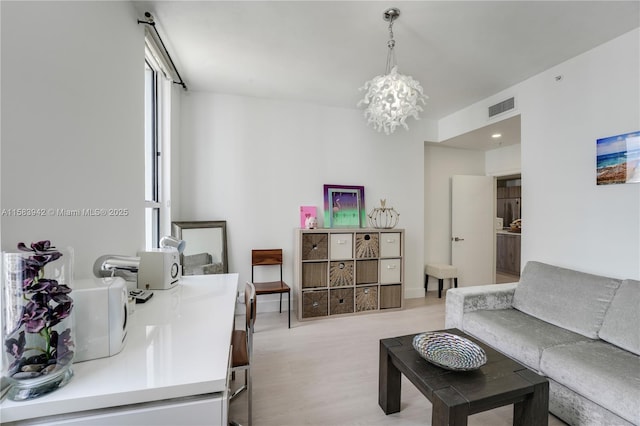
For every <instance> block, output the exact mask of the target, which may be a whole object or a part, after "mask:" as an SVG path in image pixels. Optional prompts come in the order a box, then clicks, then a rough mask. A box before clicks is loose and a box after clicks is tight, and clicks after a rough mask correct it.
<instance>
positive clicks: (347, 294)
mask: <svg viewBox="0 0 640 426" xmlns="http://www.w3.org/2000/svg"><path fill="white" fill-rule="evenodd" d="M329 312H330V314H331V315H336V314H350V313H352V312H353V288H332V289H331V290H329Z"/></svg>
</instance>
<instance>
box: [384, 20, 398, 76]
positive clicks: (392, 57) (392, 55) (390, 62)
mask: <svg viewBox="0 0 640 426" xmlns="http://www.w3.org/2000/svg"><path fill="white" fill-rule="evenodd" d="M394 19H395V18H391V19H389V41H387V47H388V48H389V51H388V52H387V66H386V68H385V74H389V73H390V72H391V69H392V68H393V67H394V66H395V65H396V52H395V50H394V48H395V47H396V41H395V40H394V39H393V21H394Z"/></svg>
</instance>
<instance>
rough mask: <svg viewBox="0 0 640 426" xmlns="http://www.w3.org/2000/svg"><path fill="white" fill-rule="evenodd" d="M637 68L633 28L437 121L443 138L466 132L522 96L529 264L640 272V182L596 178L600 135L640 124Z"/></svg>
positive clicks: (638, 38)
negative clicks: (491, 109) (496, 106)
mask: <svg viewBox="0 0 640 426" xmlns="http://www.w3.org/2000/svg"><path fill="white" fill-rule="evenodd" d="M558 75H562V76H563V78H562V80H560V81H556V78H555V77H556V76H558ZM639 75H640V29H636V30H634V31H631V32H629V33H627V34H625V35H623V36H621V37H618V38H617V39H614V40H612V41H610V42H609V43H606V44H603V45H601V46H599V47H597V48H595V49H593V50H591V51H589V52H586V53H584V54H582V55H580V56H577V57H575V58H573V59H571V60H569V61H566V62H564V63H562V64H560V65H558V66H556V67H554V68H552V69H550V70H548V71H546V72H543V73H541V74H539V75H537V76H535V77H533V78H531V79H529V80H527V81H525V82H523V83H520V84H518V85H516V86H514V87H512V88H510V89H508V90H506V91H504V92H502V93H499V94H496V95H495V96H492V97H491V98H488V99H485V100H484V101H482V102H479V103H477V104H474V105H472V106H470V107H468V108H466V109H464V110H462V111H460V112H459V113H456V114H453V115H452V116H449V117H447V118H445V119H443V120H441V121H440V123H439V125H440V127H441V128H440V132H439V134H440V137H441V139H445V138H448V137H452V136H454V135H456V134H462V133H466V132H468V131H470V130H473V129H475V128H479V127H483V126H485V125H486V124H488V120H486V108H487V106H488V105H491V104H493V103H495V102H496V101H500V100H502V99H504V98H507V97H509V96H513V95H515V96H516V104H517V106H518V108H517V109H518V111H516V112H514V114H515V113H520V114H521V120H522V144H521V150H522V180H523V189H522V191H523V194H522V197H523V199H525V200H526V203H524V206H523V209H524V211H523V213H522V216H523V217H524V218H526V219H525V224H524V226H523V231H522V264H523V265H524V264H525V263H526V262H527V261H528V260H539V261H543V262H548V263H552V264H556V265H559V266H564V267H569V268H575V269H579V270H582V271H585V272H591V273H596V274H603V275H608V276H614V277H621V278H635V279H639V278H640V185H638V184H626V185H611V186H597V185H596V183H595V162H596V139H598V138H602V137H606V136H612V135H616V134H621V133H626V132H631V131H637V130H640V79H639V78H638V76H639Z"/></svg>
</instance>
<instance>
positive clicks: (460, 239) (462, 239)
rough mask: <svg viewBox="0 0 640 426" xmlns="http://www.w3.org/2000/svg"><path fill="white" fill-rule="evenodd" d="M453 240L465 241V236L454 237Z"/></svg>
mask: <svg viewBox="0 0 640 426" xmlns="http://www.w3.org/2000/svg"><path fill="white" fill-rule="evenodd" d="M451 241H464V238H458V237H453V238H451Z"/></svg>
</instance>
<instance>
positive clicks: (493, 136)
mask: <svg viewBox="0 0 640 426" xmlns="http://www.w3.org/2000/svg"><path fill="white" fill-rule="evenodd" d="M491 137H492V138H494V139H498V138H501V137H502V134H501V133H494V134H492V135H491Z"/></svg>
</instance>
